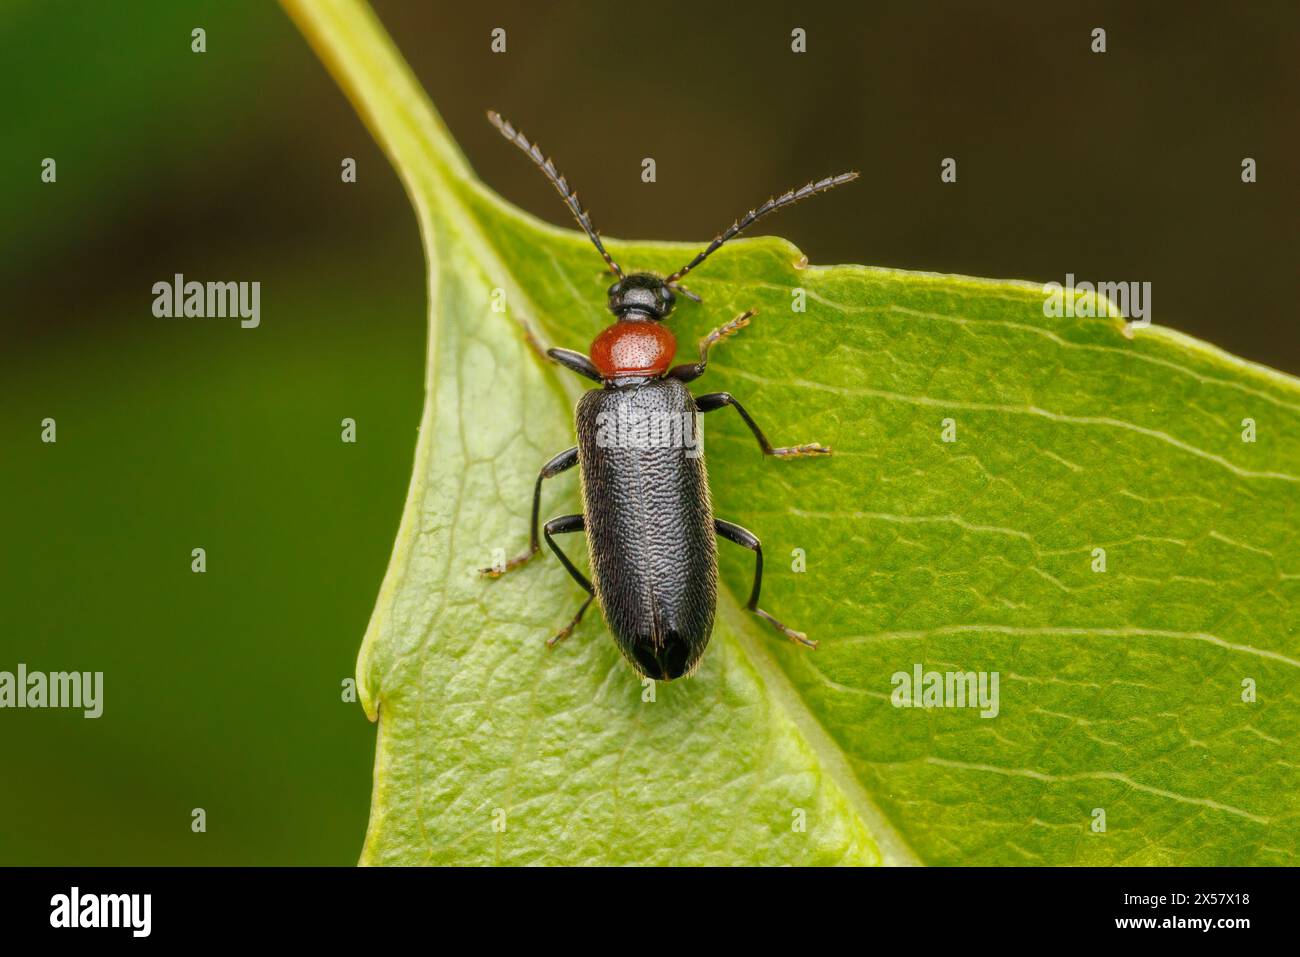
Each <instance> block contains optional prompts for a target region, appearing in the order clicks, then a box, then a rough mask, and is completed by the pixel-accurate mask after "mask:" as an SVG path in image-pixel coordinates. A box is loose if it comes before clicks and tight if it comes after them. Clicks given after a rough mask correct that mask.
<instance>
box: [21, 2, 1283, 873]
mask: <svg viewBox="0 0 1300 957" xmlns="http://www.w3.org/2000/svg"><path fill="white" fill-rule="evenodd" d="M375 7H376V9H377V11H378V12H379V15H380V17H381V19H382V20H383V21H384V22H385V24H386V25H387V26H388V29H389V30H390V32H392V33H393V34H394V36H395V38H396V39H397V42H398V45H399V46H400V47H401V48H402V50H403V51H404V53H405V54H406V56H407V57H408V58H409V59H410V60H411V62H412V64H413V66H414V68H415V70H416V72H417V74H418V75H419V77H420V79H421V80H422V81H423V82H424V84H425V85H426V88H427V89H428V90H429V92H430V95H431V97H432V99H433V101H434V103H435V104H436V105H437V106H438V108H439V109H440V110H441V111H442V113H443V115H444V117H445V118H446V119H447V121H448V123H449V125H450V126H451V128H452V131H453V133H455V134H456V136H457V137H458V138H459V139H460V141H461V143H462V145H463V147H464V148H465V150H466V152H467V153H468V154H469V156H470V159H471V161H472V162H473V164H474V165H475V168H476V169H477V170H478V171H479V173H480V174H481V175H482V176H483V178H484V179H485V180H486V181H487V182H488V183H490V184H492V185H493V186H494V187H495V188H497V189H498V190H499V191H500V192H502V193H503V194H504V195H505V196H506V197H507V198H509V199H511V200H513V201H515V202H517V203H519V204H520V205H523V206H524V207H526V208H528V209H530V210H532V211H533V212H536V213H537V214H539V215H541V216H544V217H545V218H547V219H549V220H551V221H554V222H565V216H564V212H563V209H562V207H561V206H560V204H559V203H558V202H557V201H556V198H555V196H554V194H553V192H551V190H550V188H549V187H548V186H547V185H546V184H545V183H544V182H543V181H542V180H541V178H540V177H538V176H537V174H536V173H535V171H533V170H532V169H530V168H529V167H528V165H527V164H525V163H523V162H522V161H521V160H520V158H519V156H518V155H517V154H516V153H515V152H514V151H513V150H510V149H509V148H507V147H506V146H505V145H504V144H502V143H501V142H500V140H499V138H498V136H497V134H496V133H495V132H494V131H493V130H491V129H490V127H488V125H487V124H486V123H485V122H484V121H483V119H482V112H483V110H484V108H486V107H493V108H495V109H498V110H500V111H501V112H503V113H504V114H505V115H506V116H508V117H510V118H511V119H512V120H514V122H516V123H517V124H518V125H520V126H521V127H522V128H523V129H524V130H525V131H526V132H528V133H529V134H530V135H531V136H534V137H536V138H537V139H539V140H540V141H541V142H542V144H543V145H544V147H545V148H546V149H547V150H549V151H552V152H553V153H554V154H555V155H556V157H557V160H558V161H559V164H560V167H561V169H562V170H563V171H564V172H565V173H566V174H567V175H568V176H569V178H570V180H571V181H572V182H573V183H574V184H575V185H576V186H577V187H578V188H579V189H580V190H581V192H582V196H583V199H584V201H585V202H586V203H587V205H588V206H589V207H590V208H591V210H592V212H593V216H594V218H595V221H596V223H597V225H598V226H599V227H600V228H601V230H602V231H603V232H605V233H607V234H610V235H616V236H625V237H639V238H661V239H666V238H675V239H693V240H705V239H708V238H709V237H711V236H712V235H713V234H714V233H715V232H716V231H718V230H719V229H720V228H722V227H723V226H725V225H727V224H729V223H730V222H731V220H732V219H733V218H735V217H736V216H737V215H738V214H740V213H741V212H743V211H744V210H745V209H748V208H749V207H750V206H753V205H755V204H756V203H757V202H759V201H761V200H762V199H765V198H766V197H767V196H768V195H770V194H771V193H773V192H777V191H780V190H783V189H784V188H786V187H788V186H793V185H798V184H800V183H802V182H804V181H806V180H807V179H810V178H813V177H816V176H821V175H824V174H826V173H829V172H832V171H837V170H839V169H841V168H857V169H860V170H861V171H862V172H863V181H862V182H861V183H860V184H858V185H857V186H855V187H853V188H852V189H849V190H844V191H842V193H837V194H836V196H835V197H834V199H833V200H824V201H822V202H819V203H812V204H807V205H804V206H800V207H798V208H796V209H794V210H791V211H790V212H789V213H786V214H783V218H782V219H781V220H780V221H779V223H775V222H774V223H773V224H772V228H773V230H774V231H776V232H779V233H780V234H782V235H785V236H787V237H789V238H790V239H792V240H794V241H795V242H797V243H799V244H800V245H801V246H802V247H803V248H804V250H805V252H807V253H808V255H809V256H810V258H811V259H812V260H813V261H814V262H821V263H829V262H863V263H870V264H873V265H887V266H897V267H901V268H909V269H928V270H938V271H944V272H962V273H968V274H973V275H986V276H995V277H1003V278H1025V279H1032V280H1037V281H1047V280H1052V279H1055V280H1058V281H1059V280H1063V279H1064V276H1065V273H1066V272H1073V273H1074V274H1075V275H1076V276H1078V277H1079V278H1081V279H1084V278H1086V279H1109V280H1139V281H1151V282H1152V283H1153V287H1154V288H1153V305H1154V314H1153V318H1154V321H1156V322H1158V323H1167V324H1170V325H1173V326H1175V327H1177V328H1179V329H1182V330H1183V331H1186V332H1190V333H1193V334H1195V335H1198V336H1200V337H1201V338H1204V339H1208V340H1210V341H1212V342H1215V343H1217V344H1219V345H1221V346H1224V347H1225V348H1228V349H1229V350H1231V351H1233V352H1237V353H1238V354H1241V355H1244V356H1247V357H1249V358H1252V359H1255V360H1258V361H1261V362H1265V363H1267V364H1270V365H1273V366H1276V367H1278V368H1282V369H1285V370H1287V371H1290V372H1300V334H1298V333H1297V331H1296V326H1295V322H1294V318H1293V316H1292V314H1291V313H1292V310H1291V309H1290V308H1289V303H1290V299H1289V294H1290V292H1291V285H1292V283H1293V281H1294V276H1295V250H1296V249H1297V248H1300V242H1298V240H1300V218H1298V217H1297V216H1296V215H1295V213H1296V210H1297V209H1300V176H1298V175H1297V173H1298V172H1300V171H1298V170H1297V155H1300V153H1298V151H1297V146H1298V145H1300V144H1298V143H1297V124H1296V123H1295V116H1296V112H1297V106H1300V97H1298V96H1297V93H1298V92H1300V77H1298V75H1297V73H1296V70H1295V37H1296V35H1297V32H1296V31H1297V28H1298V27H1300V14H1298V12H1297V11H1298V9H1300V8H1297V5H1295V4H1294V3H1287V2H1279V3H1275V4H1270V3H1263V4H1252V5H1250V6H1248V7H1243V8H1231V9H1229V8H1224V7H1222V6H1220V5H1213V4H1205V5H1197V4H1183V3H1179V4H1173V3H1168V4H1142V5H1140V6H1139V5H1131V4H1119V3H1115V4H1083V5H1073V6H1071V7H1070V9H1069V10H1068V11H1066V10H1062V11H1058V12H1052V11H1045V10H1042V9H1040V8H1039V5H1037V4H1030V3H1022V4H1000V5H997V7H996V8H990V7H988V6H987V5H980V6H976V5H969V4H957V3H926V4H914V3H883V4H871V5H870V8H869V9H867V8H866V6H865V5H854V6H853V7H852V8H850V7H847V6H840V5H831V4H826V5H818V4H807V5H800V7H799V8H798V9H797V10H795V9H793V8H791V7H789V5H788V4H784V3H776V2H763V3H754V4H748V5H746V7H745V12H744V14H743V16H740V15H738V14H737V13H736V12H735V11H736V10H737V9H738V8H736V7H734V6H733V7H731V8H730V12H728V8H726V7H723V6H721V5H719V6H718V8H716V9H712V8H706V7H705V6H704V5H701V4H685V3H673V4H662V3H661V4H656V5H654V6H653V8H651V10H650V13H647V11H646V10H643V9H639V8H628V9H627V10H626V11H620V10H619V9H617V8H615V7H612V6H610V5H604V4H601V5H597V4H578V3H573V4H563V5H546V4H524V3H516V4H496V3H486V2H484V3H478V4H475V5H473V6H472V7H469V8H461V9H457V10H455V11H454V12H452V11H449V10H447V9H445V8H444V7H443V6H442V5H435V4H427V3H416V2H405V3H404V2H399V0H381V2H378V3H376V4H375ZM850 10H852V12H849V11H850ZM498 26H500V27H504V28H505V29H506V30H507V52H506V53H505V54H493V53H491V52H490V50H489V33H490V31H491V30H492V29H493V28H494V27H498ZM796 26H801V27H803V28H804V29H806V30H807V33H808V53H806V54H803V55H795V54H792V53H791V52H790V49H789V42H790V30H791V29H792V28H794V27H796ZM1094 26H1103V27H1105V28H1106V29H1107V31H1108V42H1109V52H1108V53H1106V54H1105V55H1102V56H1097V55H1094V54H1092V53H1090V52H1089V49H1088V44H1089V32H1090V30H1091V29H1092V27H1094ZM194 27H203V28H204V29H205V30H206V31H207V52H206V53H204V54H195V53H192V52H191V50H190V31H191V30H192V29H193V28H194ZM0 80H2V81H3V89H4V90H5V91H6V102H5V107H6V110H5V116H4V120H3V129H4V149H3V150H0V222H3V224H4V226H5V229H4V230H3V232H2V233H0V243H2V244H3V249H2V250H0V289H3V292H4V299H3V302H4V306H3V309H0V450H2V451H0V455H2V458H0V503H3V504H2V505H0V515H2V516H3V521H2V524H0V670H7V671H12V670H14V669H15V668H16V667H17V664H18V662H20V661H21V662H25V663H26V664H27V666H28V667H29V668H31V669H34V670H45V671H58V670H68V669H75V670H88V671H103V672H105V702H104V715H103V717H101V718H99V719H98V720H93V721H92V720H85V719H84V718H82V717H81V715H80V713H79V712H71V711H14V710H4V711H0V769H2V770H0V781H2V782H3V787H0V864H109V863H124V864H145V863H194V864H206V863H215V864H245V863H248V864H350V863H352V862H354V861H355V859H356V855H357V852H358V850H359V848H360V843H361V837H362V833H363V831H364V827H365V822H366V815H367V810H368V802H369V790H370V763H371V760H372V756H373V747H374V729H373V727H372V726H371V725H369V724H368V723H367V722H366V721H365V719H364V716H363V715H362V713H361V709H360V708H359V706H357V705H356V704H354V703H348V702H344V701H343V700H342V699H341V690H342V689H341V682H343V680H344V679H346V678H349V677H350V676H351V675H352V670H353V664H354V659H355V654H356V650H357V646H358V644H359V642H360V638H361V635H362V632H363V631H364V628H365V625H366V622H367V620H368V617H369V614H370V608H371V604H372V602H373V600H374V596H375V593H376V591H377V589H378V586H379V582H380V579H381V577H382V575H383V571H384V567H385V563H386V560H387V554H388V550H389V547H390V545H391V543H392V539H393V535H394V533H395V531H396V528H397V521H398V518H399V515H400V510H401V505H402V501H403V498H404V495H405V489H406V483H407V479H408V471H409V468H410V463H411V456H412V452H413V450H414V444H415V438H416V435H415V428H416V424H417V422H418V418H419V412H420V404H421V401H422V399H421V396H422V375H423V369H422V353H423V348H424V275H423V264H422V260H421V254H420V248H419V238H418V234H417V230H416V225H415V220H414V217H413V215H412V214H411V212H410V210H409V208H408V206H407V204H406V201H405V198H404V197H403V195H402V192H401V189H400V186H399V184H398V182H397V180H396V177H395V176H394V174H393V173H392V172H391V171H390V169H389V167H388V165H387V163H386V161H385V160H384V158H383V157H382V156H381V155H380V154H379V152H378V151H377V149H376V148H375V147H374V145H373V144H372V143H371V141H370V139H369V137H368V135H367V134H366V132H365V130H364V129H363V128H362V126H361V125H360V123H359V122H358V121H357V119H356V118H355V116H354V115H353V113H352V111H351V109H350V108H349V107H348V105H347V104H346V102H345V101H344V99H343V97H342V95H341V94H340V93H339V92H338V91H337V89H336V88H335V87H334V85H333V82H332V81H331V80H330V78H329V77H328V76H327V75H326V73H325V71H324V69H323V68H322V67H321V66H320V65H319V64H318V63H317V62H316V61H315V60H314V58H313V56H312V54H311V53H310V51H309V50H308V48H307V46H306V44H305V43H304V42H303V41H302V39H301V38H300V37H299V36H298V35H297V33H296V31H295V30H294V28H293V26H292V25H291V24H290V22H289V21H288V19H287V18H286V17H285V16H284V15H283V14H282V12H281V11H280V9H279V8H278V7H277V6H276V5H275V4H272V3H269V2H264V0H241V2H215V0H187V2H185V3H175V2H163V0H138V2H123V3H116V4H105V3H98V2H89V0H87V2H57V0H48V2H37V0H9V2H7V3H6V4H4V6H3V7H2V8H0ZM647 156H651V157H654V158H655V160H656V163H657V172H658V180H657V182H656V183H654V184H645V183H642V182H641V179H640V172H641V160H642V158H643V157H647ZM945 156H953V157H955V158H957V160H958V182H957V183H956V184H954V185H948V186H944V185H941V184H940V183H939V177H938V172H939V161H940V159H941V158H942V157H945ZM1244 156H1253V157H1255V158H1256V159H1257V160H1258V162H1259V182H1258V183H1257V184H1255V185H1253V186H1244V185H1243V184H1242V183H1241V181H1240V163H1241V159H1242V157H1244ZM45 157H53V158H54V159H56V161H57V163H58V167H57V169H58V181H57V183H55V184H43V183H41V181H40V164H41V161H42V159H44V158H45ZM343 157H353V158H355V159H356V160H357V163H358V168H359V178H358V182H357V183H355V184H344V183H342V182H341V180H340V175H339V173H340V162H341V160H342V158H343ZM176 272H181V273H184V274H185V275H186V277H187V278H191V279H199V280H204V281H206V280H244V281H253V280H256V281H260V282H261V283H262V303H261V310H262V322H261V326H260V327H259V328H258V329H255V330H244V329H240V328H239V326H238V323H237V321H235V320H203V319H179V320H168V319H158V318H155V317H154V316H153V315H152V312H151V306H152V301H153V294H152V290H151V287H152V285H153V283H154V282H156V281H159V280H166V279H170V277H171V276H172V275H173V273H176ZM563 345H567V346H572V347H579V346H581V345H582V343H564V344H563ZM1098 388H1101V389H1104V388H1105V383H1098ZM47 416H48V417H53V418H55V419H56V420H57V422H58V442H57V443H56V444H54V445H46V444H42V443H41V442H40V423H41V420H42V419H43V418H45V417H47ZM345 416H346V417H351V418H354V419H355V420H356V421H357V423H358V442H357V443H356V444H355V445H348V444H344V443H342V442H341V441H340V434H339V433H340V420H341V419H342V418H344V417H345ZM199 546H201V547H203V548H205V549H206V550H207V556H208V571H207V573H206V574H203V575H196V574H193V573H191V571H190V551H191V549H192V548H195V547H199ZM196 807H202V808H204V809H205V810H206V812H207V832H206V833H203V834H195V833H193V832H192V831H191V828H190V821H191V817H190V813H191V810H192V809H193V808H196Z"/></svg>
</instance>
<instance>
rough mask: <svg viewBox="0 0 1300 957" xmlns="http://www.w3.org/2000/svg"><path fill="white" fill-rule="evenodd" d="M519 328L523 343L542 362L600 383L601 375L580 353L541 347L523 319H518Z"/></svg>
mask: <svg viewBox="0 0 1300 957" xmlns="http://www.w3.org/2000/svg"><path fill="white" fill-rule="evenodd" d="M517 321H518V323H519V327H520V328H521V329H523V331H524V341H525V342H527V343H528V348H529V349H531V350H532V351H533V352H534V353H535V354H536V355H537V357H538V358H539V359H541V360H542V361H543V362H554V363H555V364H556V365H561V366H564V368H566V369H568V370H569V371H570V372H576V373H578V375H581V376H586V377H587V378H588V379H592V380H594V381H596V382H600V381H601V375H600V373H599V372H597V371H596V367H595V366H594V365H592V362H591V359H590V358H588V357H587V356H585V355H583V354H582V353H581V352H574V351H573V350H572V349H548V348H546V347H545V346H544V345H542V341H541V340H540V339H538V338H537V333H535V332H533V327H532V326H530V325H529V324H528V323H527V322H526V321H525V320H524V319H518V320H517Z"/></svg>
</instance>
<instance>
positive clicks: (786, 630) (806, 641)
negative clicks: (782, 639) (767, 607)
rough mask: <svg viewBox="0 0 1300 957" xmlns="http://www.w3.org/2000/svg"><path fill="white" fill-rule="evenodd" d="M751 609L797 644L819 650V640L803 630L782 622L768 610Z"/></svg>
mask: <svg viewBox="0 0 1300 957" xmlns="http://www.w3.org/2000/svg"><path fill="white" fill-rule="evenodd" d="M751 611H753V612H754V614H756V615H758V617H759V618H762V619H763V620H764V621H766V622H768V623H769V624H770V625H771V626H772V627H773V628H775V629H776V630H777V631H779V632H780V633H781V634H783V635H785V636H786V637H787V638H789V639H790V640H791V641H793V642H794V643H795V644H796V645H803V647H805V648H809V649H811V650H813V651H816V650H817V642H816V641H814V640H813V639H811V638H809V637H808V636H807V635H805V634H804V633H803V632H802V631H796V630H795V629H793V628H790V627H789V626H787V625H784V624H782V623H781V622H779V621H777V620H776V619H775V618H773V617H772V616H771V615H769V614H768V613H767V612H765V611H763V609H761V608H753V609H751Z"/></svg>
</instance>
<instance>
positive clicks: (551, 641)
mask: <svg viewBox="0 0 1300 957" xmlns="http://www.w3.org/2000/svg"><path fill="white" fill-rule="evenodd" d="M586 530H587V520H586V519H585V518H583V517H582V516H581V515H562V516H560V517H559V518H553V519H551V520H550V521H549V522H547V523H546V527H545V528H543V529H542V531H543V532H544V533H545V535H546V544H547V545H550V546H551V551H553V552H555V557H556V558H558V559H559V560H560V564H561V565H563V566H564V568H565V570H566V571H567V572H568V573H569V574H570V575H571V576H572V577H573V580H574V581H576V582H577V583H578V584H579V585H581V586H582V587H583V588H585V589H586V590H587V592H588V594H587V600H586V601H584V602H583V603H582V607H581V608H579V609H578V613H577V614H576V615H574V616H573V620H572V621H571V622H569V623H568V624H567V625H565V626H564V627H563V628H561V629H560V630H559V631H557V632H556V633H555V634H554V635H553V636H551V637H550V638H548V639H546V647H547V648H554V647H555V646H556V645H558V644H559V643H560V642H562V641H563V640H564V639H565V638H568V637H569V635H571V634H573V629H574V628H577V627H578V622H580V621H582V616H583V614H584V613H585V612H586V611H587V608H588V607H589V606H590V605H591V603H592V601H593V600H594V599H595V597H596V592H595V590H594V589H593V588H592V587H591V582H590V581H588V580H587V576H586V575H584V574H583V573H582V572H580V571H578V569H577V567H576V566H575V565H574V564H573V562H571V561H570V560H569V556H568V555H566V554H564V552H563V550H561V548H560V546H559V545H557V544H555V539H554V538H552V537H551V536H552V535H564V534H567V533H569V532H583V531H586Z"/></svg>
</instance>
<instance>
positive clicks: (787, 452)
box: [767, 442, 831, 459]
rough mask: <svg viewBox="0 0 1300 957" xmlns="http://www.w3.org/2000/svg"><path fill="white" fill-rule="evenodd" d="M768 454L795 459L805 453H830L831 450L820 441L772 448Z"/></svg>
mask: <svg viewBox="0 0 1300 957" xmlns="http://www.w3.org/2000/svg"><path fill="white" fill-rule="evenodd" d="M767 454H768V455H775V456H776V457H777V458H782V459H794V458H799V457H800V456H805V455H830V454H831V450H830V448H829V447H828V446H825V445H822V444H821V443H820V442H809V443H808V444H807V445H791V446H787V447H785V448H780V449H772V450H771V451H769V452H768V453H767Z"/></svg>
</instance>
